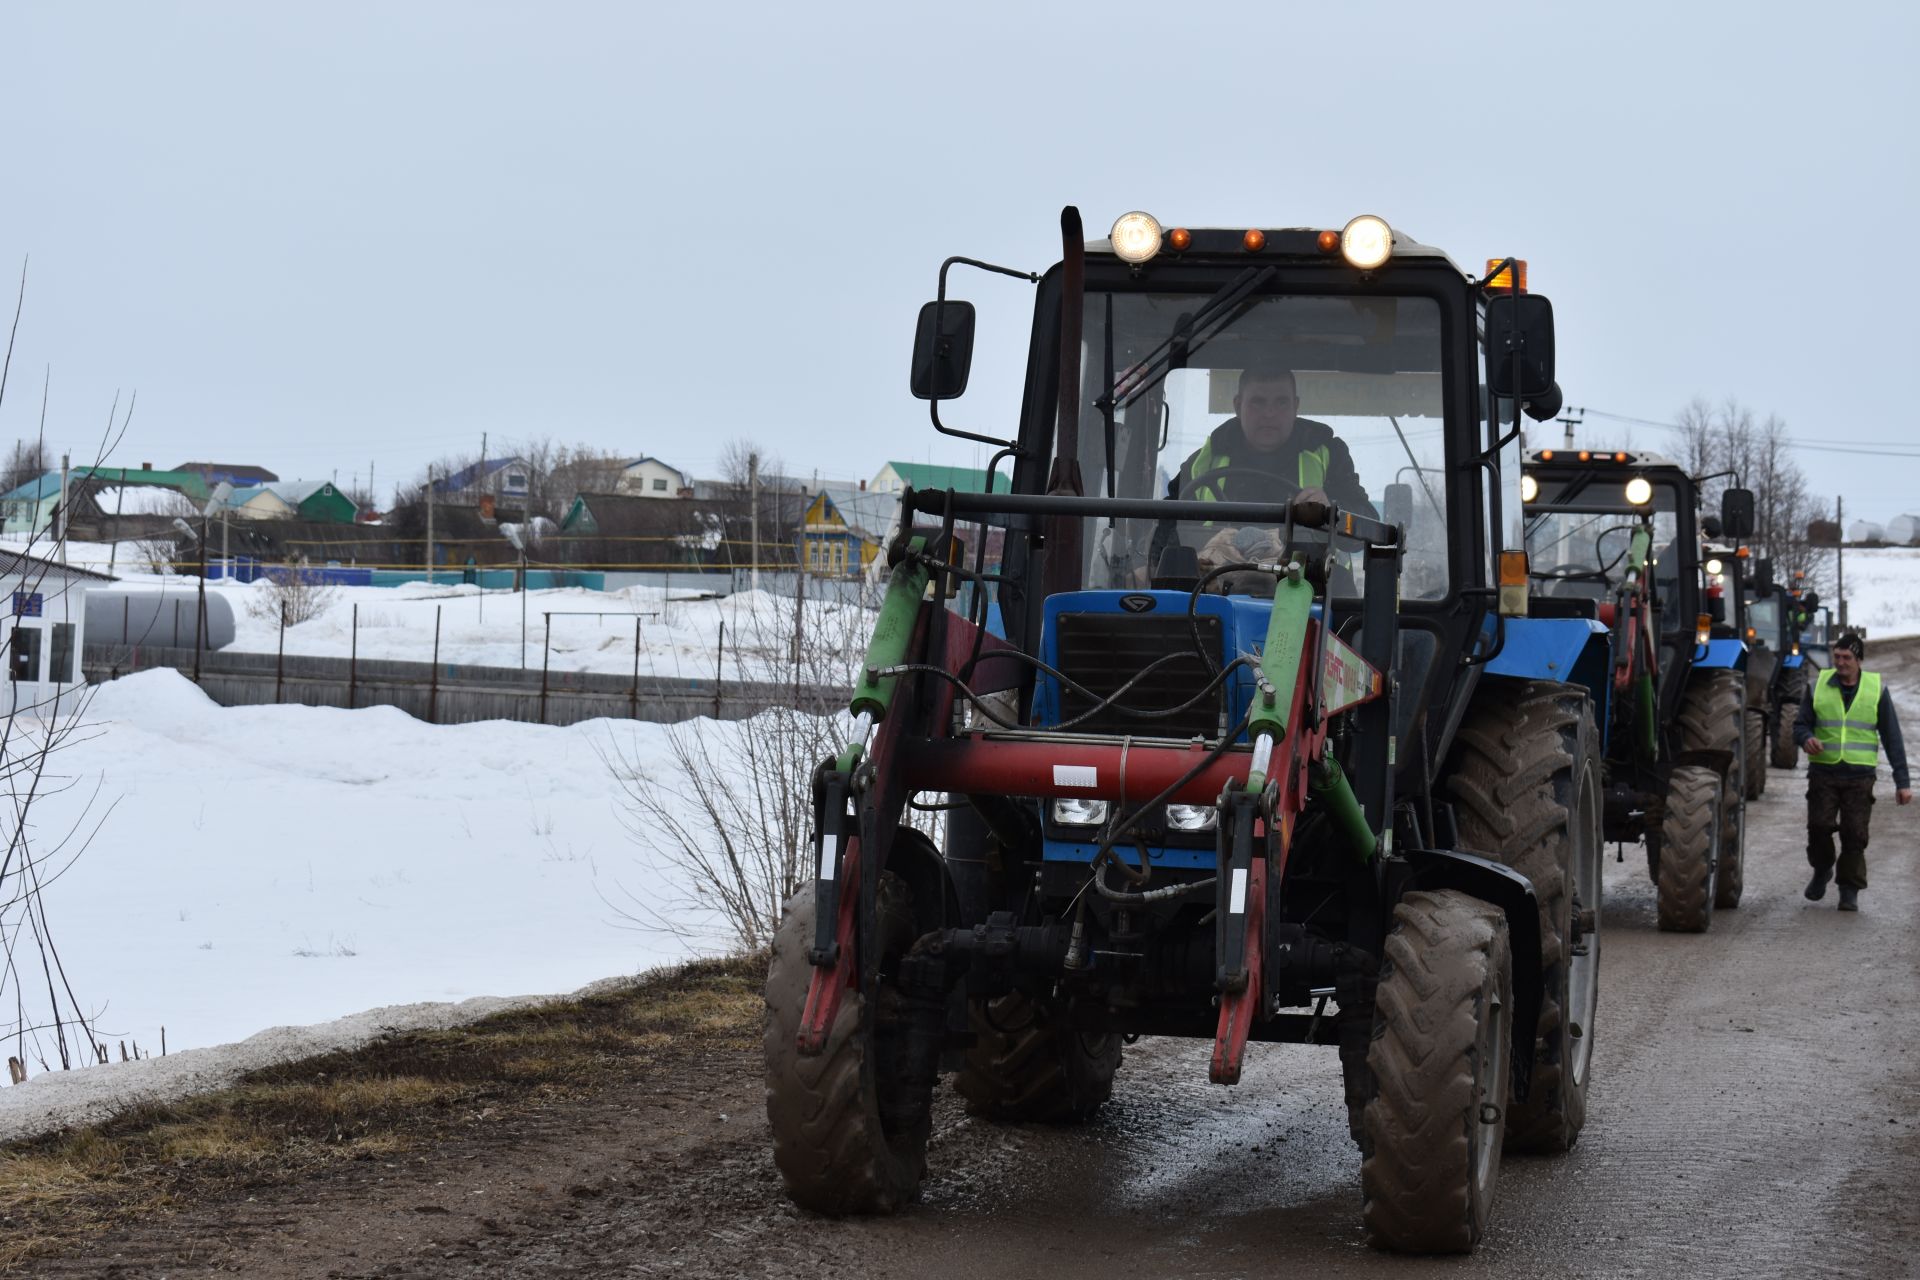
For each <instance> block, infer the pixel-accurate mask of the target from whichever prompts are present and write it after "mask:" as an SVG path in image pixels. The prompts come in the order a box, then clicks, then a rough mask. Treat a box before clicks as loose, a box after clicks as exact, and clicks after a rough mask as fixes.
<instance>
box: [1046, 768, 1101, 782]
mask: <svg viewBox="0 0 1920 1280" xmlns="http://www.w3.org/2000/svg"><path fill="white" fill-rule="evenodd" d="M1053 785H1054V786H1056V787H1087V788H1093V787H1097V786H1099V785H1100V770H1098V769H1096V768H1095V767H1094V766H1092V765H1090V764H1057V765H1055V766H1053Z"/></svg>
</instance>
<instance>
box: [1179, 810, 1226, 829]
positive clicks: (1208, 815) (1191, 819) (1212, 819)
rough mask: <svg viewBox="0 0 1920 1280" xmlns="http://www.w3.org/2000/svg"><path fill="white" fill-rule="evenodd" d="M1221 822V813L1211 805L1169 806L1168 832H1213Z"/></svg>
mask: <svg viewBox="0 0 1920 1280" xmlns="http://www.w3.org/2000/svg"><path fill="white" fill-rule="evenodd" d="M1219 821H1220V811H1219V810H1218V809H1216V808H1214V807H1213V806H1212V805H1210V804H1170V805H1168V806H1167V830H1169V831H1211V830H1213V829H1214V827H1215V826H1216V825H1218V823H1219Z"/></svg>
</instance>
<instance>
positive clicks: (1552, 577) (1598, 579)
mask: <svg viewBox="0 0 1920 1280" xmlns="http://www.w3.org/2000/svg"><path fill="white" fill-rule="evenodd" d="M1531 576H1533V577H1535V578H1544V579H1546V580H1547V588H1546V594H1547V595H1549V596H1551V597H1553V598H1555V599H1559V598H1560V597H1562V596H1578V597H1579V598H1581V599H1583V600H1586V599H1594V598H1596V597H1593V596H1589V595H1587V594H1586V593H1584V592H1582V591H1581V590H1580V585H1585V584H1588V583H1591V584H1593V585H1594V586H1596V587H1598V588H1599V589H1600V590H1601V592H1602V593H1604V592H1606V591H1607V589H1609V588H1610V587H1611V586H1612V585H1613V580H1612V579H1610V578H1608V577H1607V575H1606V571H1605V570H1603V569H1596V568H1594V567H1593V566H1592V565H1590V564H1580V563H1578V562H1577V561H1568V562H1567V563H1566V564H1557V565H1555V566H1553V568H1551V569H1548V570H1546V571H1545V572H1543V573H1535V574H1533V575H1531ZM1576 584H1580V585H1576Z"/></svg>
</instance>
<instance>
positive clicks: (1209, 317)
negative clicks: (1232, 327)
mask: <svg viewBox="0 0 1920 1280" xmlns="http://www.w3.org/2000/svg"><path fill="white" fill-rule="evenodd" d="M1278 271H1279V268H1278V267H1275V266H1273V265H1271V264H1269V265H1267V266H1264V267H1248V268H1247V269H1246V270H1245V271H1242V272H1241V273H1240V274H1239V275H1237V276H1235V277H1234V278H1233V279H1231V280H1229V281H1227V282H1226V283H1225V284H1223V285H1221V286H1220V288H1219V289H1217V290H1216V291H1215V292H1214V294H1213V296H1212V297H1210V298H1208V299H1207V300H1206V302H1204V303H1202V304H1201V306H1200V309H1199V310H1198V311H1194V312H1191V313H1189V314H1187V315H1183V316H1181V317H1180V318H1179V319H1178V320H1176V321H1174V325H1173V332H1172V333H1169V334H1168V335H1167V336H1166V338H1165V339H1164V340H1162V341H1161V343H1160V345H1159V346H1157V347H1155V348H1154V349H1153V350H1152V351H1150V352H1148V353H1147V356H1146V358H1145V359H1144V360H1142V361H1140V362H1139V363H1137V364H1135V365H1134V366H1133V367H1132V368H1131V369H1129V370H1127V371H1126V372H1125V373H1124V374H1122V375H1121V376H1120V377H1118V378H1115V379H1114V380H1113V381H1112V382H1110V383H1109V384H1108V386H1107V389H1106V391H1105V392H1104V393H1102V395H1101V396H1100V398H1099V399H1098V400H1095V401H1094V404H1095V406H1096V407H1098V408H1099V409H1100V410H1101V411H1102V412H1103V413H1110V412H1112V411H1113V410H1114V409H1124V408H1126V407H1127V406H1128V405H1130V404H1132V403H1133V402H1134V401H1135V400H1138V399H1139V398H1140V397H1141V396H1143V395H1145V394H1146V393H1147V392H1148V391H1151V390H1152V389H1153V388H1154V387H1155V386H1157V385H1159V383H1160V381H1161V380H1162V379H1163V378H1165V377H1166V376H1167V374H1168V373H1170V372H1172V371H1173V369H1174V368H1175V367H1176V363H1177V364H1178V365H1184V364H1185V363H1186V361H1187V358H1188V357H1189V356H1191V355H1192V354H1193V353H1194V352H1196V351H1198V350H1199V349H1200V348H1201V347H1204V346H1205V345H1207V343H1208V342H1209V341H1211V340H1212V339H1213V337H1214V336H1215V335H1216V334H1218V333H1219V331H1220V330H1221V329H1223V328H1225V327H1226V326H1227V324H1228V323H1230V322H1231V321H1232V319H1233V314H1232V312H1233V309H1234V308H1235V307H1237V306H1239V305H1240V303H1242V302H1244V301H1245V300H1246V297H1247V295H1248V294H1250V293H1252V292H1253V291H1254V290H1255V289H1258V288H1259V287H1260V286H1261V285H1263V284H1265V283H1266V282H1267V281H1268V280H1270V279H1272V278H1273V277H1274V275H1275V274H1276V273H1277V272H1278ZM1209 325H1212V326H1213V332H1211V333H1209V332H1206V328H1207V326H1209ZM1122 382H1124V383H1126V384H1127V391H1126V394H1125V395H1124V396H1122V395H1120V384H1121V383H1122Z"/></svg>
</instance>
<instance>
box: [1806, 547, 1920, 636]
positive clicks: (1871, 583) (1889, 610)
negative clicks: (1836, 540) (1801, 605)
mask: <svg viewBox="0 0 1920 1280" xmlns="http://www.w3.org/2000/svg"><path fill="white" fill-rule="evenodd" d="M1821 556H1822V560H1821V562H1820V564H1819V567H1818V569H1817V570H1816V572H1815V580H1816V581H1818V582H1820V583H1822V584H1823V585H1822V588H1821V592H1820V594H1821V595H1822V596H1823V597H1826V599H1825V603H1826V604H1828V605H1830V606H1832V608H1833V610H1834V617H1835V618H1836V619H1837V618H1838V617H1839V614H1840V610H1839V602H1838V600H1836V599H1834V598H1832V592H1831V591H1830V590H1828V588H1830V587H1831V586H1832V584H1833V581H1834V573H1833V571H1834V557H1833V553H1832V552H1831V551H1826V552H1822V553H1821ZM1845 568H1846V574H1847V580H1846V589H1847V620H1848V622H1850V623H1852V624H1853V625H1855V626H1861V627H1865V628H1866V629H1867V636H1868V638H1869V639H1881V640H1891V639H1894V638H1896V637H1898V636H1914V635H1920V547H1875V548H1871V549H1864V548H1863V549H1857V550H1856V549H1849V550H1848V551H1847V553H1846V562H1845Z"/></svg>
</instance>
